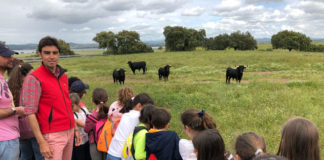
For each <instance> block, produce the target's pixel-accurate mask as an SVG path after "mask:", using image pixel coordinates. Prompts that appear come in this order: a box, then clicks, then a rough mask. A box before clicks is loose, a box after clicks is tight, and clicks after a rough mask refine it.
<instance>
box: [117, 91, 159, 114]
mask: <svg viewBox="0 0 324 160" xmlns="http://www.w3.org/2000/svg"><path fill="white" fill-rule="evenodd" d="M137 104H141V105H142V106H143V105H145V104H152V105H154V101H153V100H152V98H151V97H150V96H149V95H148V94H147V93H140V94H138V95H137V96H136V97H135V98H134V99H129V100H128V101H127V102H126V105H125V106H124V107H123V108H122V109H121V110H120V111H119V112H120V113H127V112H129V111H130V110H132V109H133V108H134V107H135V106H136V105H137Z"/></svg>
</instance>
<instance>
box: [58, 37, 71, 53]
mask: <svg viewBox="0 0 324 160" xmlns="http://www.w3.org/2000/svg"><path fill="white" fill-rule="evenodd" d="M58 42H59V46H60V48H61V51H60V55H74V54H75V53H74V52H73V51H72V50H71V47H70V44H68V43H66V42H65V41H64V40H61V39H59V40H58Z"/></svg>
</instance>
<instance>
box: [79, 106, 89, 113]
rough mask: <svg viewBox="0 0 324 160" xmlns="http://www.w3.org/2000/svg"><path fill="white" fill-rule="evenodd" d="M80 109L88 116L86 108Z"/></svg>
mask: <svg viewBox="0 0 324 160" xmlns="http://www.w3.org/2000/svg"><path fill="white" fill-rule="evenodd" d="M80 108H81V110H82V111H83V113H84V115H88V114H87V112H86V111H85V109H84V108H82V107H80Z"/></svg>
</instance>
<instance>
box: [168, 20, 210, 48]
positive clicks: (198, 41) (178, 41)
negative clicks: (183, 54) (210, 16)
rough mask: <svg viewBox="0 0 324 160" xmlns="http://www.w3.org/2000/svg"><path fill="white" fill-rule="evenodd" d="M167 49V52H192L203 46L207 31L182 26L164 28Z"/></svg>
mask: <svg viewBox="0 0 324 160" xmlns="http://www.w3.org/2000/svg"><path fill="white" fill-rule="evenodd" d="M163 34H164V36H165V48H166V50H167V51H190V50H194V49H195V48H196V47H198V46H203V45H204V42H205V38H206V31H205V30H204V29H201V30H199V31H197V30H195V29H191V28H190V29H187V28H185V27H182V26H174V27H170V26H166V27H164V32H163Z"/></svg>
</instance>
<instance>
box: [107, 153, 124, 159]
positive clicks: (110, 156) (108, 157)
mask: <svg viewBox="0 0 324 160" xmlns="http://www.w3.org/2000/svg"><path fill="white" fill-rule="evenodd" d="M107 160H121V158H120V157H115V156H112V155H110V154H109V153H108V155H107Z"/></svg>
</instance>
